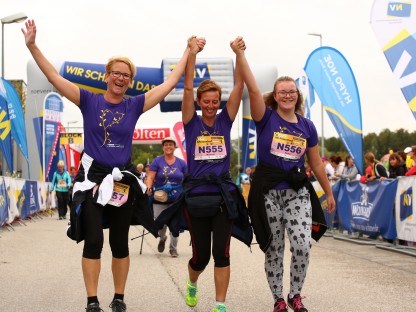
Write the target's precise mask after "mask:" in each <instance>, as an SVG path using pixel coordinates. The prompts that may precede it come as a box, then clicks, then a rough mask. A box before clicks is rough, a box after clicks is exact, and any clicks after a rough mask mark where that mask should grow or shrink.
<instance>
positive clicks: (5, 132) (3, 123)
mask: <svg viewBox="0 0 416 312" xmlns="http://www.w3.org/2000/svg"><path fill="white" fill-rule="evenodd" d="M0 147H1V151H2V153H3V157H4V158H5V159H6V163H7V167H9V171H10V172H13V152H12V138H11V126H10V120H9V110H8V108H7V100H6V99H5V98H4V97H3V96H1V95H0ZM4 171H5V168H3V172H4Z"/></svg>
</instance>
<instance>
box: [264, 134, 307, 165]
mask: <svg viewBox="0 0 416 312" xmlns="http://www.w3.org/2000/svg"><path fill="white" fill-rule="evenodd" d="M287 130H288V129H287V128H285V127H280V132H274V134H273V139H272V144H271V147H270V153H271V154H273V155H275V156H278V157H282V158H284V159H285V160H288V161H297V160H298V159H300V158H301V157H302V156H303V154H304V153H305V150H306V146H307V141H306V139H304V138H302V133H295V132H293V134H289V133H284V131H287Z"/></svg>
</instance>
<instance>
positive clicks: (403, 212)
mask: <svg viewBox="0 0 416 312" xmlns="http://www.w3.org/2000/svg"><path fill="white" fill-rule="evenodd" d="M412 215H413V189H412V187H409V188H408V189H407V190H404V191H402V192H401V194H400V221H404V220H406V219H407V218H409V217H411V216H412Z"/></svg>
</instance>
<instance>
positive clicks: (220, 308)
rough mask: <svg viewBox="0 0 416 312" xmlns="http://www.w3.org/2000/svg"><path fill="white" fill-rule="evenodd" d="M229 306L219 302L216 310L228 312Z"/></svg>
mask: <svg viewBox="0 0 416 312" xmlns="http://www.w3.org/2000/svg"><path fill="white" fill-rule="evenodd" d="M227 311H228V310H227V307H226V306H225V304H222V303H221V304H219V305H217V306H216V307H215V309H214V312H227Z"/></svg>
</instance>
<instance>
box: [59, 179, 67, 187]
mask: <svg viewBox="0 0 416 312" xmlns="http://www.w3.org/2000/svg"><path fill="white" fill-rule="evenodd" d="M58 187H63V188H65V187H66V181H65V180H58Z"/></svg>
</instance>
